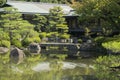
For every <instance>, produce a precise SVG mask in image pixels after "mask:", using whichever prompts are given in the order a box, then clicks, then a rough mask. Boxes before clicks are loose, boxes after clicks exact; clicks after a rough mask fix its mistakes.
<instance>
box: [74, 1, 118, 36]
mask: <svg viewBox="0 0 120 80" xmlns="http://www.w3.org/2000/svg"><path fill="white" fill-rule="evenodd" d="M119 8H120V1H119V0H83V1H82V2H81V4H78V6H75V9H76V10H77V13H78V14H79V21H80V25H83V27H89V28H98V29H104V31H105V33H104V34H106V33H107V32H108V31H112V30H118V29H120V18H119V16H120V9H119ZM110 33H111V32H110Z"/></svg>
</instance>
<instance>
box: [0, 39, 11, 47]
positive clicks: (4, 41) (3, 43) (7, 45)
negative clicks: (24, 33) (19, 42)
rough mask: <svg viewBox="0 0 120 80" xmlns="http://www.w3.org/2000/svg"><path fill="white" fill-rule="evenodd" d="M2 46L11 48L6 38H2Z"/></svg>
mask: <svg viewBox="0 0 120 80" xmlns="http://www.w3.org/2000/svg"><path fill="white" fill-rule="evenodd" d="M0 46H2V47H7V48H9V47H10V42H9V41H6V40H2V41H1V44H0Z"/></svg>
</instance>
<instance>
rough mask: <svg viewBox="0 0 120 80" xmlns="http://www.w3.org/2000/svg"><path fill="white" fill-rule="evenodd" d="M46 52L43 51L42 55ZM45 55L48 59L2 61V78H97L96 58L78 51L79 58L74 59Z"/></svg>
mask: <svg viewBox="0 0 120 80" xmlns="http://www.w3.org/2000/svg"><path fill="white" fill-rule="evenodd" d="M54 53H56V52H54ZM44 54H45V53H42V55H44ZM49 54H52V53H49ZM73 54H74V53H73ZM79 54H80V53H79ZM87 54H88V53H87ZM57 55H60V53H57ZM62 55H63V54H62ZM89 55H90V54H89ZM92 55H93V54H92ZM42 57H43V56H42ZM42 57H41V59H42ZM44 57H46V59H42V60H34V59H33V58H32V59H28V61H24V62H23V63H21V64H14V63H5V62H4V61H1V63H0V66H1V67H0V80H96V78H95V77H94V66H93V60H94V58H86V57H85V58H81V56H78V53H77V58H74V59H73V58H70V57H68V56H67V59H61V58H58V57H53V56H52V57H51V56H50V55H48V56H44ZM6 61H7V59H6Z"/></svg>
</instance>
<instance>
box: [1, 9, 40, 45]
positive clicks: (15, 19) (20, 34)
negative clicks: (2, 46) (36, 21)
mask: <svg viewBox="0 0 120 80" xmlns="http://www.w3.org/2000/svg"><path fill="white" fill-rule="evenodd" d="M4 10H5V13H4V14H1V16H0V17H1V18H0V22H1V24H0V25H1V27H0V28H1V29H2V30H3V31H4V32H5V33H7V34H8V35H7V36H9V37H8V38H9V40H8V39H7V40H8V41H10V43H11V44H12V45H15V46H17V47H22V45H24V44H22V43H21V42H23V41H24V40H25V39H26V38H32V39H34V40H32V42H34V41H36V39H37V42H39V41H40V39H39V40H38V38H39V34H38V33H37V32H36V31H34V26H33V25H32V24H30V23H29V22H28V21H26V20H23V19H22V18H21V16H22V14H20V13H19V12H18V11H17V9H15V8H12V7H6V8H4Z"/></svg>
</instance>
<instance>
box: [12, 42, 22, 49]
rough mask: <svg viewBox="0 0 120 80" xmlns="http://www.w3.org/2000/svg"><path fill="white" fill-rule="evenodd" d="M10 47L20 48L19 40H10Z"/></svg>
mask: <svg viewBox="0 0 120 80" xmlns="http://www.w3.org/2000/svg"><path fill="white" fill-rule="evenodd" d="M12 45H14V46H16V47H19V48H20V47H22V44H21V41H19V40H12Z"/></svg>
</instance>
